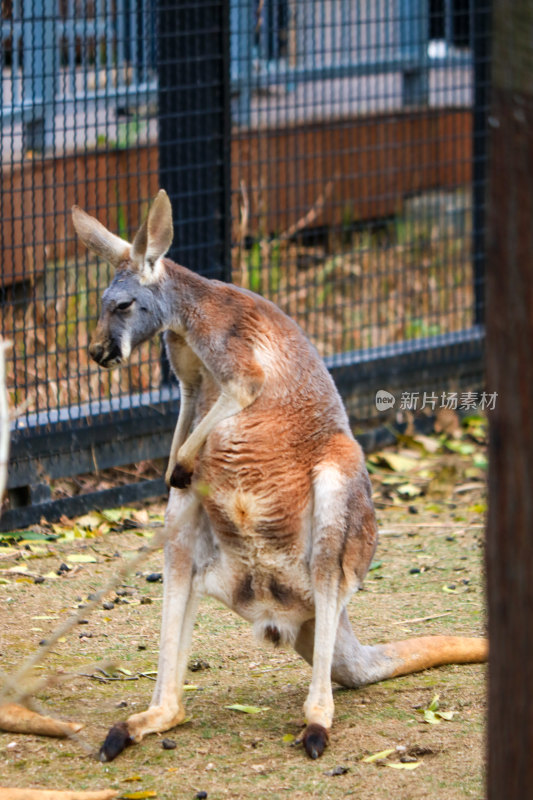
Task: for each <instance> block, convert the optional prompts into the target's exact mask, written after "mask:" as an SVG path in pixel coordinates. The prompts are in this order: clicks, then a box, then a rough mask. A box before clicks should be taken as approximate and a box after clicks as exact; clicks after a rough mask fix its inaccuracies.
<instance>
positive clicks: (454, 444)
mask: <svg viewBox="0 0 533 800" xmlns="http://www.w3.org/2000/svg"><path fill="white" fill-rule="evenodd" d="M446 447H447V448H448V450H451V451H452V453H459V455H461V456H471V455H472V454H473V453H475V452H476V448H475V445H473V444H470V442H461V441H457V440H456V439H450V440H449V441H447V442H446Z"/></svg>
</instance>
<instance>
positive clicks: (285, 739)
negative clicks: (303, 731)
mask: <svg viewBox="0 0 533 800" xmlns="http://www.w3.org/2000/svg"><path fill="white" fill-rule="evenodd" d="M294 739H295V736H294V734H292V733H286V734H285V736H284V737H283V739H282V740H281V741H282V742H285V744H289V743H290V742H294Z"/></svg>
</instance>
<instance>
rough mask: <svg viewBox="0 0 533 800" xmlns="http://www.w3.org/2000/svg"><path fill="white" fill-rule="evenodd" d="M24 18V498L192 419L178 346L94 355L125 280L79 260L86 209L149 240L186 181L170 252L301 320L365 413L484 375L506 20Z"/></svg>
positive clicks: (20, 43)
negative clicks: (102, 301) (423, 384)
mask: <svg viewBox="0 0 533 800" xmlns="http://www.w3.org/2000/svg"><path fill="white" fill-rule="evenodd" d="M1 14H2V16H1V21H0V37H1V44H2V47H1V70H2V72H1V82H0V103H1V106H2V116H1V121H0V149H1V154H2V183H1V186H0V209H1V214H2V235H1V244H0V247H1V250H2V271H1V278H0V280H1V284H0V288H1V293H2V305H1V322H2V329H1V331H2V335H3V337H4V338H5V339H8V340H10V341H11V342H12V343H13V347H12V350H11V357H10V359H9V363H8V367H7V369H8V390H9V392H10V395H11V400H12V403H13V405H14V406H16V407H18V409H19V412H18V415H17V418H16V420H15V422H14V455H13V458H12V465H11V466H12V468H11V470H10V475H11V478H10V487H11V490H12V491H11V502H12V504H13V505H15V504H16V503H22V504H25V503H27V502H28V497H29V499H30V501H31V499H32V491H31V487H35V486H44V485H49V484H50V482H51V481H52V482H53V480H54V478H55V476H58V475H60V474H72V473H73V472H75V470H78V471H83V470H85V471H89V470H91V469H93V468H101V467H105V466H110V465H113V464H118V463H127V461H128V460H129V461H135V460H138V459H139V458H140V457H150V456H153V457H159V456H164V455H165V453H166V451H167V449H168V443H169V437H170V431H171V428H172V425H173V420H174V419H175V414H176V408H177V401H178V393H177V387H176V386H175V385H174V384H173V383H172V381H171V380H170V376H169V371H168V367H167V365H166V364H165V361H164V358H162V355H161V347H160V343H159V342H158V341H154V342H152V343H151V344H149V345H145V346H143V347H142V348H141V349H140V350H139V351H138V352H136V353H135V354H134V355H133V356H132V359H131V364H130V365H129V366H128V367H127V368H123V369H121V370H120V371H112V372H109V373H108V372H103V371H102V370H101V369H100V368H98V367H97V366H96V365H93V364H92V363H91V362H90V359H89V356H88V342H89V339H90V335H91V331H92V329H93V327H94V324H95V320H96V318H97V315H98V306H99V296H100V294H101V291H102V289H103V288H104V287H105V286H106V285H107V283H108V280H109V267H108V266H107V265H105V264H103V263H101V262H99V261H98V260H96V259H95V258H93V257H91V256H88V255H87V254H86V253H85V252H83V251H82V250H81V249H80V248H78V245H77V243H76V241H75V238H74V232H73V229H72V227H71V225H70V219H69V209H70V206H71V205H72V204H73V203H77V204H78V205H80V206H82V207H83V208H85V209H86V210H87V211H88V212H89V213H91V214H93V215H94V216H96V217H97V218H98V219H99V220H100V221H101V222H103V223H104V224H105V225H106V226H107V227H109V228H110V229H111V230H113V231H114V232H116V233H118V234H119V235H120V236H122V237H124V238H131V237H132V236H133V235H134V233H135V230H136V227H137V225H138V223H139V221H140V218H141V217H142V215H143V214H144V213H145V212H146V208H147V205H148V202H149V200H150V198H151V197H152V196H153V195H154V194H155V192H156V191H157V189H158V188H159V186H163V187H164V188H166V189H167V191H168V193H169V195H170V197H171V200H172V204H173V209H174V218H175V220H174V221H175V241H174V244H173V247H172V250H171V256H172V257H173V258H175V259H176V260H178V261H180V262H181V263H183V264H185V265H186V266H189V267H191V268H192V269H195V270H197V271H200V272H202V273H203V274H206V275H208V276H211V277H216V278H222V279H231V280H233V281H234V282H235V283H237V284H240V285H242V286H244V287H247V288H249V289H252V290H253V291H256V292H260V293H261V294H264V295H266V296H268V297H269V298H271V299H272V300H274V301H275V302H276V303H277V304H278V305H280V306H281V307H282V308H283V309H284V310H285V311H287V313H289V314H290V315H291V316H292V317H294V318H295V319H296V320H297V321H298V322H299V323H300V325H301V326H302V327H303V328H304V330H305V331H306V332H307V333H308V335H309V336H310V338H311V339H312V340H313V341H314V343H315V344H316V346H317V348H318V350H319V352H320V353H321V354H322V355H323V356H324V357H325V358H326V361H327V363H328V365H329V366H330V367H331V368H332V370H334V371H335V370H336V369H337V370H338V377H339V380H340V382H341V383H342V385H343V387H345V391H346V395H347V399H348V400H349V404H350V410H351V411H352V412H353V413H354V414H355V415H358V416H359V417H368V416H369V415H370V414H371V413H372V412H373V413H374V415H375V413H376V408H375V405H373V404H372V403H371V402H370V401H369V397H370V395H369V394H368V393H367V394H366V395H365V393H364V392H362V393H359V394H358V393H357V392H354V391H349V390H348V388H347V387H349V384H350V382H351V383H352V384H356V383H357V382H358V381H360V380H363V379H365V376H366V379H367V382H369V385H370V384H372V385H373V383H375V381H376V380H378V378H377V377H376V376H380V375H381V376H382V377H384V378H387V376H388V377H389V378H391V380H392V377H391V376H393V374H396V377H397V379H398V380H400V378H401V376H400V377H398V371H399V370H401V371H402V374H403V378H401V379H402V380H404V384H405V385H403V386H402V388H407V383H408V379H407V377H406V372H405V370H406V369H407V366H408V362H409V363H410V364H411V365H412V364H414V365H415V366H417V365H418V367H420V369H419V370H418V372H419V374H418V378H417V380H420V379H421V378H420V375H422V378H423V380H426V381H427V380H431V375H441V376H442V375H444V373H445V374H446V376H447V377H448V378H450V379H451V380H452V381H455V382H456V383H458V384H460V383H461V381H463V380H464V381H466V383H467V384H471V383H472V381H475V380H478V381H479V374H480V360H479V358H480V347H481V342H482V330H481V328H480V324H481V323H482V316H483V226H484V208H483V203H484V163H485V151H484V142H485V119H486V99H487V88H488V78H487V75H488V47H487V33H486V18H487V14H488V7H486V5H485V4H484V3H482V2H480V0H475V2H474V0H471V1H470V2H469V0H429V1H428V0H394V2H392V3H391V2H387V3H385V2H384V0H375V1H374V2H370V1H369V0H218V1H216V0H198V1H197V2H192V0H191V2H179V3H177V2H175V1H174V0H113V2H112V1H111V0H75V1H74V0H73V1H72V2H69V1H68V0H5V2H3V4H2V12H1ZM406 359H407V361H406ZM409 359H410V360H409ZM380 365H381V366H380ZM421 370H422V372H421ZM413 381H415V378H414V377H413ZM398 386H399V384H398ZM371 388H372V387H371ZM376 388H377V387H376V386H374V387H373V390H374V391H375V389H376ZM428 388H433V386H431V385H430V386H429V387H428ZM154 408H155V409H156V412H154V413H155V416H154V417H153V419H152V422H151V423H150V424H149V422H148V420H149V419H151V417H150V409H154ZM147 409H148V410H147ZM156 418H157V420H158V422H155V421H154V420H156ZM143 421H144V422H143ZM143 424H144V428H143ZM88 425H89V426H90V435H89V434H87V437H86V440H85V439H84V435H85V434H84V433H83V431H84V430H85V429H86V428H87V426H88ZM143 430H145V433H146V437H148V438H149V439H150V440H151V444H150V443H148V440H147V442H146V443H145V444H143V446H142V447H140V445H139V441H140V439H139V436H140V438H141V439H142V435H143V434H142V431H143ZM139 431H141V433H140V434H139ZM110 432H112V433H113V436H112V437H110ZM121 432H122V433H121ZM121 437H122V438H121ZM110 439H113V441H115V444H116V446H115V447H113V444H112V442H110ZM89 451H90V452H89ZM45 454H46V457H45ZM20 487H24V492H23V493H22V495H21V494H20V492H19V494H18V495H17V494H16V491H15V490H16V489H19V488H20ZM28 487H30V489H28ZM34 494H35V493H34ZM37 495H38V493H37V494H35V497H36V496H37ZM17 497H18V499H16V498H17ZM35 497H34V498H33V499H34V500H35ZM45 499H48V496H47V494H46V492H45Z"/></svg>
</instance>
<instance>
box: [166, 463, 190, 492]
mask: <svg viewBox="0 0 533 800" xmlns="http://www.w3.org/2000/svg"><path fill="white" fill-rule="evenodd" d="M191 478H192V472H189V470H188V469H187V468H186V467H184V466H183V465H182V464H179V463H178V464H176V466H175V467H174V469H173V470H172V475H171V476H170V485H171V486H173V487H174V488H175V489H186V488H187V486H190V483H191Z"/></svg>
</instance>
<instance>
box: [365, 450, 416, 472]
mask: <svg viewBox="0 0 533 800" xmlns="http://www.w3.org/2000/svg"><path fill="white" fill-rule="evenodd" d="M375 458H376V463H378V464H385V466H387V467H389V468H390V469H392V470H393V471H394V472H410V471H411V470H413V469H416V468H417V467H419V466H420V462H419V460H418V459H416V458H409V457H408V456H401V455H399V454H398V453H385V452H382V453H376V456H375Z"/></svg>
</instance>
